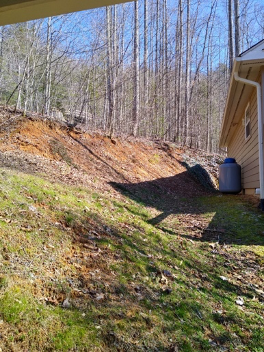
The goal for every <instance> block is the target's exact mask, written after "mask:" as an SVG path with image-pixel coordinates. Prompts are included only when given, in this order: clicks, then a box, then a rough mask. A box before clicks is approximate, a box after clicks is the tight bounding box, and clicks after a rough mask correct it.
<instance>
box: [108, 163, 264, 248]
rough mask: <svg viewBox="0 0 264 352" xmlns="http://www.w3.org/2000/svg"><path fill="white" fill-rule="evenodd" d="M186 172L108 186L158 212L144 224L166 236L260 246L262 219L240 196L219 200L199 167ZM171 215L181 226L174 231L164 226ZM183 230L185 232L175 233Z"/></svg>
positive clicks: (208, 179) (262, 240) (219, 195)
mask: <svg viewBox="0 0 264 352" xmlns="http://www.w3.org/2000/svg"><path fill="white" fill-rule="evenodd" d="M187 170H188V171H185V172H182V173H180V174H177V175H175V176H171V177H166V178H160V179H156V180H151V181H145V182H139V183H116V182H110V185H111V186H112V187H113V188H114V189H115V190H118V191H119V192H120V193H122V194H123V195H125V196H126V197H129V198H130V199H132V200H134V201H136V202H137V203H140V204H142V205H144V206H147V207H151V208H155V209H156V210H158V211H160V214H159V215H157V216H156V217H154V218H151V219H149V220H148V223H150V224H151V225H153V226H156V227H158V228H160V229H162V230H163V231H164V232H167V233H168V234H170V235H180V236H182V237H185V238H189V239H192V240H197V241H208V242H215V241H217V242H219V243H220V244H221V243H222V244H223V243H226V244H230V243H236V244H246V245H250V244H252V245H264V236H263V235H262V232H263V230H262V225H263V224H262V223H263V216H262V214H261V213H260V212H259V211H258V210H257V209H255V208H254V209H253V208H252V206H250V204H249V203H248V204H247V202H246V200H245V199H243V198H241V196H236V195H228V196H223V195H222V194H220V193H219V192H218V191H216V190H215V189H214V186H213V184H212V183H210V176H209V175H208V173H207V171H206V170H205V169H204V168H202V167H201V166H200V165H195V166H194V167H188V168H187ZM207 213H211V214H212V213H214V215H213V216H212V218H211V220H210V221H209V223H208V221H207V224H206V226H204V224H205V223H206V221H203V222H202V223H201V218H203V217H204V216H205V214H207ZM171 215H172V216H173V215H174V216H176V217H178V218H179V219H180V222H182V224H181V223H180V224H179V226H177V228H172V227H171V226H167V225H166V224H165V220H166V219H167V220H168V218H169V217H170V216H171ZM188 222H189V224H188ZM186 224H187V225H189V226H187V227H186ZM184 226H185V231H181V230H179V229H180V228H182V227H184Z"/></svg>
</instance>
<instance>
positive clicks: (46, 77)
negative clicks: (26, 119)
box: [44, 17, 52, 115]
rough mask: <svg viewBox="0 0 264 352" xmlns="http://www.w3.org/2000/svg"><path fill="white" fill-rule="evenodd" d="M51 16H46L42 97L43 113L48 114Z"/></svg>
mask: <svg viewBox="0 0 264 352" xmlns="http://www.w3.org/2000/svg"><path fill="white" fill-rule="evenodd" d="M51 20H52V19H51V17H49V18H48V24H47V43H46V73H45V97H44V113H45V114H46V115H49V112H50V98H51V29H52V23H51Z"/></svg>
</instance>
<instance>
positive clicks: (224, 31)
mask: <svg viewBox="0 0 264 352" xmlns="http://www.w3.org/2000/svg"><path fill="white" fill-rule="evenodd" d="M263 37H264V5H263V4H262V1H261V0H240V2H239V1H238V0H177V1H170V0H139V1H138V2H132V3H126V4H121V5H116V6H112V7H107V8H101V9H95V10H90V11H83V12H80V13H76V14H69V15H64V16H59V17H53V18H48V19H44V20H43V19H42V20H37V21H31V22H27V23H21V24H16V25H10V26H4V27H0V102H1V103H2V104H7V105H13V106H15V107H16V108H17V109H22V110H24V111H25V112H26V111H36V112H38V113H42V114H44V115H50V116H53V117H54V118H57V119H63V120H66V121H67V122H68V123H77V122H78V123H83V124H85V125H86V127H87V128H88V129H89V130H101V131H105V132H106V133H109V134H111V135H112V134H132V135H134V136H143V137H150V138H159V139H164V140H169V141H174V142H177V143H180V144H184V145H187V146H190V147H195V148H200V149H205V150H207V151H209V152H217V151H218V137H219V132H220V128H221V119H222V115H223V110H224V105H225V98H226V94H227V89H228V82H229V76H230V70H231V66H232V61H233V58H234V56H236V55H238V54H239V53H240V52H242V51H244V50H246V49H247V48H249V47H250V46H252V45H253V44H255V43H256V42H258V41H259V40H261V39H263Z"/></svg>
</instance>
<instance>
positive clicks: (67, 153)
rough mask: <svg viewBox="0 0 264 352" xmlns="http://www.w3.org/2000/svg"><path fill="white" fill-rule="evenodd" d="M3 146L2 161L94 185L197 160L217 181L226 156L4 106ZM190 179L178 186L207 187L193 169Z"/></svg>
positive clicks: (165, 171)
mask: <svg viewBox="0 0 264 352" xmlns="http://www.w3.org/2000/svg"><path fill="white" fill-rule="evenodd" d="M0 151H1V154H0V162H1V166H4V167H11V168H16V169H18V170H20V171H22V172H29V173H40V174H42V175H43V174H45V175H46V177H48V178H49V179H51V180H54V181H55V180H58V181H61V182H66V183H70V184H77V183H79V184H83V185H84V184H86V185H94V180H95V179H96V180H97V181H98V180H100V182H102V183H103V184H104V185H105V186H106V187H107V183H108V182H121V181H122V182H128V183H135V182H145V181H149V180H154V179H160V178H163V177H171V176H173V175H177V174H181V173H184V172H185V171H186V167H187V168H188V165H190V167H191V166H194V165H196V164H199V165H201V166H202V167H203V168H204V169H205V170H206V172H207V173H208V174H209V175H210V178H211V180H212V181H213V184H214V186H215V187H217V174H218V166H219V163H221V161H222V157H221V156H219V155H216V154H206V153H205V152H204V151H200V150H194V149H188V148H182V147H180V146H178V145H176V144H174V143H166V142H163V141H158V140H156V141H151V140H146V139H136V138H133V137H114V138H109V137H107V136H105V135H103V134H99V133H92V134H91V133H88V132H86V131H82V130H81V129H80V128H69V127H68V126H67V125H65V124H62V123H59V122H56V121H54V120H52V119H48V118H43V117H42V116H39V115H37V114H29V115H28V116H23V112H22V111H20V112H14V111H13V110H12V109H6V108H3V107H2V108H1V110H0ZM187 179H188V182H189V184H188V187H187V188H185V189H184V185H180V184H179V187H178V189H177V192H180V193H181V195H183V194H184V193H186V195H189V196H192V195H193V196H195V195H200V194H201V193H202V192H204V187H201V185H199V184H198V183H197V182H196V181H195V179H194V178H193V177H192V176H191V175H188V176H187ZM177 182H178V183H179V180H178V181H177ZM191 183H193V186H192V187H190V184H191Z"/></svg>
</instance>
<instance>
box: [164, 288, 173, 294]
mask: <svg viewBox="0 0 264 352" xmlns="http://www.w3.org/2000/svg"><path fill="white" fill-rule="evenodd" d="M163 292H164V293H166V294H167V295H169V294H171V293H172V289H171V288H170V287H166V288H165V290H164V291H163Z"/></svg>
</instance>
